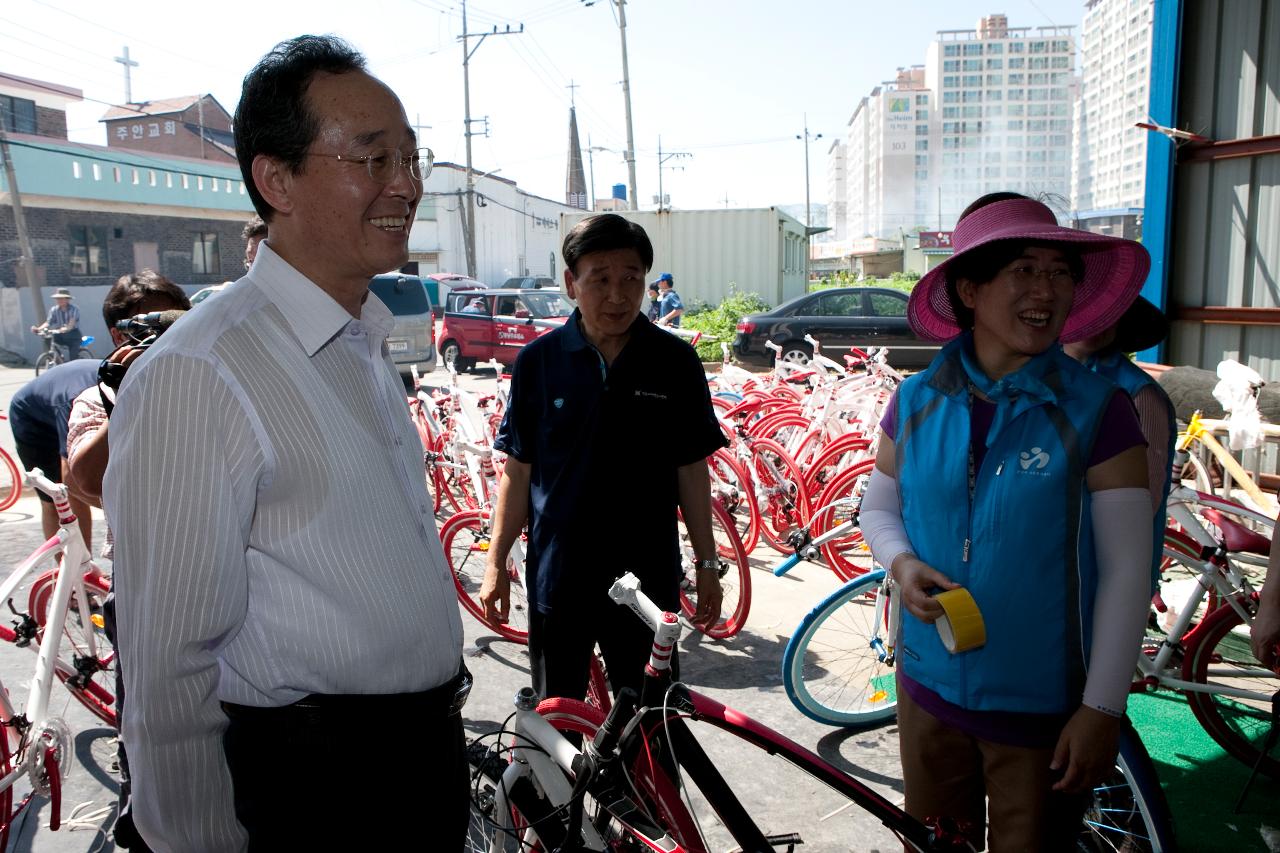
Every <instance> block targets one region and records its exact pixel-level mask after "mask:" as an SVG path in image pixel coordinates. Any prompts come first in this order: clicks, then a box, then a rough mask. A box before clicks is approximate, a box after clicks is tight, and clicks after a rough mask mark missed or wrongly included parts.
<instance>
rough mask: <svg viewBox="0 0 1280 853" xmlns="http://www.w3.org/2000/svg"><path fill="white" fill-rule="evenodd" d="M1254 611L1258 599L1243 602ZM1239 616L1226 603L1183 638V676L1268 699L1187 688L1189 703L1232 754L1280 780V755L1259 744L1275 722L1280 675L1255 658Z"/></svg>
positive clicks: (1197, 716)
mask: <svg viewBox="0 0 1280 853" xmlns="http://www.w3.org/2000/svg"><path fill="white" fill-rule="evenodd" d="M1242 603H1243V604H1244V605H1246V606H1247V607H1248V608H1249V610H1250V612H1251V613H1253V612H1256V610H1257V605H1258V602H1257V597H1256V596H1255V597H1254V598H1253V599H1252V600H1249V601H1243V602H1242ZM1242 624H1243V620H1242V619H1241V618H1240V614H1239V613H1237V612H1236V611H1235V609H1234V608H1232V607H1231V605H1230V604H1229V603H1228V604H1224V605H1223V606H1221V607H1219V608H1218V609H1216V610H1214V611H1213V612H1212V613H1210V614H1209V615H1208V616H1206V617H1205V618H1204V619H1203V620H1202V621H1201V622H1200V624H1199V625H1198V626H1197V627H1196V629H1195V630H1194V631H1192V632H1190V633H1189V634H1188V635H1187V637H1186V640H1185V645H1186V656H1185V657H1184V659H1183V661H1182V677H1183V678H1184V679H1186V680H1187V681H1194V682H1196V683H1198V684H1209V683H1211V682H1212V683H1215V684H1226V683H1232V686H1240V687H1245V686H1246V685H1244V684H1240V683H1239V682H1241V681H1243V680H1247V681H1248V684H1247V687H1246V689H1248V690H1249V691H1251V692H1256V693H1258V694H1261V695H1262V696H1264V697H1265V698H1264V699H1243V698H1237V697H1230V696H1224V695H1222V694H1218V693H1200V692H1193V691H1188V692H1187V704H1189V705H1190V706H1191V711H1192V713H1194V714H1195V715H1196V719H1197V720H1199V721H1200V725H1201V726H1203V727H1204V730H1205V731H1206V732H1208V733H1209V736H1210V737H1211V738H1213V739H1214V740H1215V741H1217V743H1218V745H1219V746H1221V747H1222V748H1223V749H1224V750H1226V752H1227V754H1228V755H1231V756H1233V757H1234V758H1236V759H1239V760H1240V761H1242V762H1244V763H1245V764H1246V765H1248V766H1249V767H1253V766H1255V764H1256V765H1257V766H1258V770H1259V772H1261V773H1265V774H1266V775H1267V776H1270V777H1271V778H1272V779H1277V780H1280V755H1277V754H1275V751H1273V752H1272V754H1271V755H1268V756H1266V757H1263V758H1262V759H1261V762H1260V763H1259V757H1260V756H1261V744H1262V741H1263V739H1264V738H1265V737H1266V736H1267V732H1268V731H1269V730H1270V724H1271V722H1270V721H1271V696H1272V695H1273V694H1274V693H1275V692H1276V691H1277V690H1280V675H1277V674H1276V673H1275V672H1273V671H1271V670H1269V669H1266V668H1265V667H1263V666H1262V664H1260V663H1259V662H1258V659H1257V658H1255V657H1254V656H1253V651H1252V650H1251V649H1250V647H1249V634H1248V632H1247V631H1240V630H1236V629H1238V628H1239V627H1240V626H1241V625H1242Z"/></svg>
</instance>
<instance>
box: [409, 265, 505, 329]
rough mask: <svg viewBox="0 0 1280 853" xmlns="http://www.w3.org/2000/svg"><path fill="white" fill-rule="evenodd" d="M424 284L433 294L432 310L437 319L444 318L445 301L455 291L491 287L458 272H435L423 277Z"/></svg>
mask: <svg viewBox="0 0 1280 853" xmlns="http://www.w3.org/2000/svg"><path fill="white" fill-rule="evenodd" d="M422 283H423V284H425V285H426V286H427V292H428V293H429V294H431V309H432V311H434V312H435V315H436V319H437V320H439V319H440V318H441V317H443V316H444V304H445V300H446V298H447V297H448V295H449V294H450V293H452V292H453V291H455V290H485V289H486V288H488V287H489V285H487V284H485V283H484V282H483V281H477V280H476V279H474V278H467V277H466V276H465V275H462V274H460V273H456V272H433V273H429V274H427V275H424V276H423V277H422Z"/></svg>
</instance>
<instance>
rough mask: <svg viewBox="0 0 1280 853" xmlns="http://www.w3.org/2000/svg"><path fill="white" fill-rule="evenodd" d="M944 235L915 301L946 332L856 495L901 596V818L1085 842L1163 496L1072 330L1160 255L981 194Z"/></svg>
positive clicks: (1112, 313)
mask: <svg viewBox="0 0 1280 853" xmlns="http://www.w3.org/2000/svg"><path fill="white" fill-rule="evenodd" d="M952 243H953V246H954V250H955V252H954V254H953V255H952V256H951V258H949V259H948V260H947V261H946V262H944V263H943V264H941V265H940V266H939V267H937V268H935V269H934V270H931V271H930V272H929V274H928V275H926V276H925V277H924V278H923V279H921V280H920V282H919V284H917V286H916V288H915V290H914V292H913V293H912V295H911V300H910V303H909V307H908V316H909V318H910V320H911V325H912V327H913V328H914V329H915V330H916V333H917V334H919V335H921V336H923V337H927V338H932V339H934V340H948V339H949V340H950V342H949V343H948V344H947V345H946V346H945V347H943V349H942V350H941V352H939V354H938V356H937V357H936V358H935V359H934V361H933V363H932V364H931V365H930V366H929V367H928V368H927V369H926V370H924V371H923V372H921V373H919V374H916V375H914V376H912V377H910V378H908V379H907V380H906V381H904V382H903V383H902V385H901V386H900V387H899V389H898V392H897V394H896V396H895V398H894V400H893V401H892V403H891V404H890V406H889V409H888V411H887V412H886V414H885V417H884V420H883V421H882V422H881V428H882V439H881V441H880V443H879V451H878V454H877V457H876V467H875V471H874V472H873V474H872V477H871V483H870V485H869V486H868V488H867V492H866V494H865V496H864V498H863V502H862V505H861V524H862V530H863V535H864V537H865V538H866V541H867V543H868V544H869V545H870V547H871V550H872V553H873V554H874V556H875V558H876V560H877V561H878V562H879V563H880V564H882V565H884V566H886V567H888V568H889V570H890V572H891V573H892V575H893V577H894V579H895V580H896V581H897V583H898V586H899V588H900V592H901V597H902V602H903V604H904V605H905V607H904V612H903V616H902V636H901V641H900V645H899V654H898V656H897V660H898V683H897V710H898V727H899V744H900V750H901V755H902V765H903V780H904V785H905V793H906V809H907V811H908V812H910V813H911V814H913V815H915V816H916V817H919V818H922V819H924V818H930V817H934V818H936V817H950V818H953V819H955V820H957V821H959V822H960V823H961V824H962V825H964V826H965V827H966V832H967V834H968V835H969V838H970V840H971V842H972V843H973V844H974V845H975V847H976V848H977V849H981V848H982V846H983V844H984V843H989V845H990V847H991V849H992V850H993V851H1006V850H1016V851H1022V850H1027V851H1052V850H1073V849H1075V839H1076V838H1077V836H1078V835H1079V831H1080V826H1081V818H1082V814H1083V812H1084V809H1085V806H1086V804H1087V802H1088V797H1089V794H1090V792H1091V790H1092V787H1093V785H1094V784H1096V783H1097V782H1098V781H1100V780H1101V779H1102V778H1104V777H1105V776H1107V775H1109V773H1110V772H1111V770H1112V768H1113V766H1114V761H1115V755H1116V749H1117V744H1118V740H1119V736H1120V732H1121V729H1122V727H1123V726H1124V725H1125V722H1124V720H1123V714H1124V707H1125V699H1126V697H1127V695H1128V687H1129V681H1130V679H1131V677H1132V673H1133V671H1134V666H1135V663H1136V659H1137V655H1138V652H1139V648H1140V643H1141V637H1142V633H1143V628H1144V626H1145V624H1146V612H1147V605H1148V602H1149V600H1150V589H1149V586H1148V571H1147V567H1148V564H1149V562H1150V558H1151V548H1152V542H1151V537H1149V536H1134V535H1132V532H1133V531H1134V530H1142V529H1147V528H1149V527H1150V526H1151V501H1150V497H1149V495H1148V492H1147V489H1146V485H1147V471H1146V455H1145V442H1144V441H1143V437H1142V432H1141V430H1140V428H1139V425H1138V421H1137V418H1136V416H1135V414H1134V411H1133V406H1132V404H1131V402H1130V400H1129V398H1128V396H1127V395H1126V394H1124V393H1123V392H1121V391H1120V390H1119V389H1118V388H1117V387H1116V386H1115V385H1114V384H1112V383H1111V382H1110V381H1109V380H1107V379H1106V378H1103V377H1101V376H1099V375H1097V374H1096V373H1094V372H1092V371H1090V370H1088V369H1087V368H1085V367H1083V366H1082V365H1081V364H1079V363H1078V362H1076V361H1074V360H1073V359H1071V358H1070V357H1068V356H1067V355H1066V354H1065V353H1063V351H1062V348H1061V346H1060V345H1059V341H1060V340H1068V339H1080V338H1086V337H1089V336H1091V335H1093V334H1094V333H1096V332H1098V331H1101V330H1103V329H1106V328H1108V327H1109V326H1111V325H1113V324H1114V323H1115V322H1116V320H1117V319H1119V317H1120V316H1121V315H1122V314H1123V313H1124V311H1125V309H1126V308H1128V306H1129V304H1130V303H1131V302H1132V301H1133V300H1134V298H1135V297H1136V296H1137V293H1138V291H1139V289H1140V288H1141V286H1142V283H1143V280H1144V279H1145V277H1146V273H1147V270H1148V268H1149V263H1150V262H1149V258H1148V256H1147V253H1146V251H1145V250H1144V249H1143V248H1142V247H1141V246H1140V245H1138V244H1137V243H1133V242H1131V241H1128V240H1120V239H1116V238H1113V237H1106V236H1102V235H1097V234H1090V233H1087V232H1083V231H1077V230H1074V229H1071V228H1063V227H1060V226H1059V225H1058V224H1057V221H1056V219H1055V217H1054V215H1053V213H1052V211H1050V210H1049V208H1048V207H1046V206H1045V205H1044V204H1041V203H1040V202H1038V201H1034V200H1032V199H1029V198H1026V197H1024V196H1020V195H1016V194H1013V193H997V194H993V195H989V196H984V197H983V198H981V199H979V200H978V201H976V202H974V203H973V204H972V205H970V206H969V208H968V209H967V210H966V211H965V213H964V214H963V215H962V216H961V218H960V221H959V223H958V224H957V225H956V228H955V231H954V233H953V235H952ZM953 590H955V592H952V591H953ZM943 592H946V593H947V594H946V595H943V596H941V597H940V598H935V596H937V595H938V594H940V593H943ZM957 599H959V600H958V601H957ZM1095 650H1096V652H1097V653H1094V652H1095ZM984 828H985V832H984Z"/></svg>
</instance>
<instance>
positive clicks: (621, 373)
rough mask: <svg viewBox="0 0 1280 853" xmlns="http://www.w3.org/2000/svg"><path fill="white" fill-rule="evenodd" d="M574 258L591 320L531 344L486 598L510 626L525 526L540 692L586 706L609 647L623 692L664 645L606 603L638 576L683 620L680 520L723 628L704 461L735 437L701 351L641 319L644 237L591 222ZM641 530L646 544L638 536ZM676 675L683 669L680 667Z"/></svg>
mask: <svg viewBox="0 0 1280 853" xmlns="http://www.w3.org/2000/svg"><path fill="white" fill-rule="evenodd" d="M561 253H562V255H563V257H564V260H565V271H564V283H565V290H566V292H567V293H568V295H569V297H570V298H571V299H573V300H574V301H575V302H576V303H577V306H578V307H577V308H576V309H575V310H574V312H573V315H572V316H571V317H570V318H569V319H568V321H566V322H565V324H564V325H563V326H561V327H560V328H558V329H554V330H552V331H550V332H548V333H547V334H546V335H543V336H542V337H540V338H538V339H537V340H535V341H533V342H532V343H530V344H528V345H527V346H525V347H524V349H522V350H521V351H520V355H519V356H518V357H517V358H516V363H515V367H514V368H513V369H512V371H511V396H510V401H509V402H508V404H507V411H506V414H505V415H504V416H503V419H502V426H501V427H500V429H499V432H498V438H497V440H496V441H495V442H494V447H495V449H498V450H501V451H503V452H504V453H506V454H507V462H506V465H505V466H504V467H503V474H502V481H501V483H500V484H499V488H498V502H497V506H496V507H495V509H494V513H493V518H494V525H493V537H492V540H491V543H490V547H489V557H488V564H487V566H486V569H485V577H484V581H483V583H482V585H481V588H480V595H479V598H480V601H481V602H482V603H483V604H484V607H485V612H486V614H487V616H488V617H489V618H491V619H497V620H505V619H506V617H507V615H508V613H509V609H510V577H509V574H508V572H507V557H508V555H509V554H510V551H511V546H512V544H513V543H514V542H515V539H516V537H517V536H519V535H520V532H521V530H522V529H523V528H524V526H525V522H526V521H527V522H528V523H529V544H528V550H527V555H526V561H525V566H526V576H527V578H528V580H527V588H526V592H527V594H528V598H529V659H530V670H531V674H532V680H533V687H534V689H535V690H536V691H537V692H538V694H539V695H540V696H542V697H544V698H545V697H550V696H566V697H569V698H576V699H581V698H582V697H583V696H585V695H586V691H587V679H588V673H589V667H590V662H591V656H592V654H593V652H594V649H595V647H596V645H597V644H599V646H600V651H601V654H602V655H603V656H604V661H605V666H606V667H607V669H608V671H609V678H610V685H611V687H612V689H613V690H614V691H615V692H617V691H618V690H620V689H622V688H623V687H631V688H633V689H638V688H639V686H640V682H641V681H642V676H643V671H644V665H645V663H646V662H647V661H648V658H649V651H650V648H651V647H652V645H653V632H652V631H651V630H650V629H649V627H648V626H647V625H645V624H644V623H643V622H641V621H640V620H638V619H635V618H633V617H632V616H631V614H629V613H620V612H619V610H618V607H617V606H616V605H614V604H613V602H612V601H611V600H610V599H609V597H608V590H609V587H610V586H611V585H612V583H613V581H614V579H615V578H617V577H618V576H619V575H621V574H623V573H625V572H627V571H631V572H634V573H635V575H636V576H637V577H638V578H639V580H640V584H641V586H642V587H643V589H644V591H645V592H646V593H647V594H648V595H649V596H650V597H651V598H652V599H653V600H654V601H655V602H656V603H657V604H658V606H659V607H662V608H663V609H665V610H676V609H677V607H678V605H679V589H680V581H681V576H682V571H681V565H680V559H681V558H680V545H679V540H678V536H677V509H678V510H679V512H680V513H681V514H682V515H683V517H684V521H685V525H686V527H687V529H688V531H689V539H690V542H691V543H692V546H693V550H694V553H695V555H696V558H697V569H696V571H697V576H696V583H697V599H698V611H697V613H696V614H695V616H694V621H695V622H698V623H700V624H703V625H714V624H715V623H716V622H717V621H718V620H719V617H720V601H721V597H722V595H723V593H722V591H721V588H720V576H719V568H720V561H719V559H718V557H717V554H716V546H715V541H714V539H713V538H712V532H711V502H710V494H711V492H710V480H709V475H708V472H707V461H706V460H707V457H708V456H710V455H711V454H712V453H713V452H715V450H716V449H717V448H719V447H722V446H724V444H725V439H724V436H723V434H722V433H721V432H720V427H719V426H718V425H717V422H716V418H715V415H714V413H713V412H712V409H711V395H710V393H709V392H708V390H707V382H706V377H705V374H704V373H703V370H702V364H701V362H699V361H698V357H697V354H696V353H695V352H694V350H693V348H692V347H690V346H689V345H688V344H687V343H685V342H684V341H682V340H679V339H678V338H676V337H675V336H674V335H669V334H666V333H665V332H662V331H659V330H658V329H657V328H655V327H654V325H653V324H652V323H649V322H648V321H647V320H646V319H645V318H644V316H643V315H642V314H641V313H640V303H641V302H642V301H643V300H644V294H645V284H644V277H645V273H646V272H648V270H649V269H650V267H652V265H653V245H652V243H650V242H649V237H648V235H647V234H645V232H644V229H643V228H641V227H640V226H639V225H637V224H635V223H633V222H629V221H627V220H626V219H623V218H622V217H621V216H618V215H616V214H599V215H596V216H590V217H587V218H586V219H583V220H582V221H581V222H579V223H578V224H577V225H575V226H574V227H573V228H572V229H571V230H570V231H569V233H568V234H567V235H566V236H565V239H564V244H563V246H562V248H561ZM654 365H661V366H662V369H661V370H654ZM655 435H660V436H663V437H664V438H663V450H662V453H661V454H659V455H658V458H656V459H655V457H654V455H653V454H651V453H644V452H638V451H637V448H640V447H643V446H645V445H646V444H647V443H648V442H650V441H651V440H652V437H653V436H655ZM641 518H643V519H645V525H646V534H645V535H644V536H641V537H636V536H635V535H634V526H635V523H636V519H641ZM623 541H625V542H627V543H628V545H627V547H626V548H623V549H619V548H618V547H617V544H618V543H619V542H623ZM677 664H678V661H677V660H675V659H674V657H673V660H672V668H673V670H675V669H676V666H677Z"/></svg>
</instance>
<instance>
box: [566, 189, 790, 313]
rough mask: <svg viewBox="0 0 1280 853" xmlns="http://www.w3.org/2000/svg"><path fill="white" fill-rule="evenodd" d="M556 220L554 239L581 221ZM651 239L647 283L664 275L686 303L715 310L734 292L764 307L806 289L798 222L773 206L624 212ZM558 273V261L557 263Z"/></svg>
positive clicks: (571, 216)
mask: <svg viewBox="0 0 1280 853" xmlns="http://www.w3.org/2000/svg"><path fill="white" fill-rule="evenodd" d="M590 215H591V214H590V213H588V212H587V211H582V212H581V213H579V212H577V211H575V212H573V213H562V214H561V215H560V242H561V244H563V243H564V236H565V235H566V234H567V233H568V232H569V229H570V228H572V227H573V226H574V225H575V224H577V223H578V222H579V221H581V220H582V219H584V218H586V217H587V216H590ZM618 215H619V216H623V217H626V218H627V219H629V220H631V221H633V222H636V223H639V225H640V226H641V227H642V228H644V230H645V232H646V233H647V234H648V235H649V239H650V240H652V241H653V270H652V271H651V272H650V275H649V280H650V281H652V280H654V279H656V278H657V277H658V275H659V274H660V273H664V272H669V273H671V275H672V276H673V277H674V278H675V290H676V292H677V293H679V294H680V298H681V299H683V300H684V303H685V305H686V306H688V307H690V308H692V307H694V306H696V305H698V304H700V303H704V302H705V303H707V304H710V305H718V304H720V302H721V301H722V300H723V299H724V298H725V297H726V296H728V295H729V293H730V292H731V291H733V290H736V291H737V292H739V293H755V294H757V295H759V296H760V298H762V299H763V300H764V301H765V302H767V303H768V304H769V306H770V307H772V306H775V305H778V304H779V303H781V302H783V301H785V300H787V299H790V298H792V297H793V296H799V295H800V294H802V293H804V291H805V270H804V261H805V234H804V225H803V224H802V223H801V222H799V221H798V220H796V219H794V218H792V217H790V216H788V215H787V214H785V213H783V212H782V211H780V210H778V209H777V208H775V207H768V208H752V209H744V210H664V211H661V212H658V211H653V210H622V211H618ZM557 265H558V267H559V268H560V269H563V268H564V258H563V257H561V258H559V260H558V264H557Z"/></svg>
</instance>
